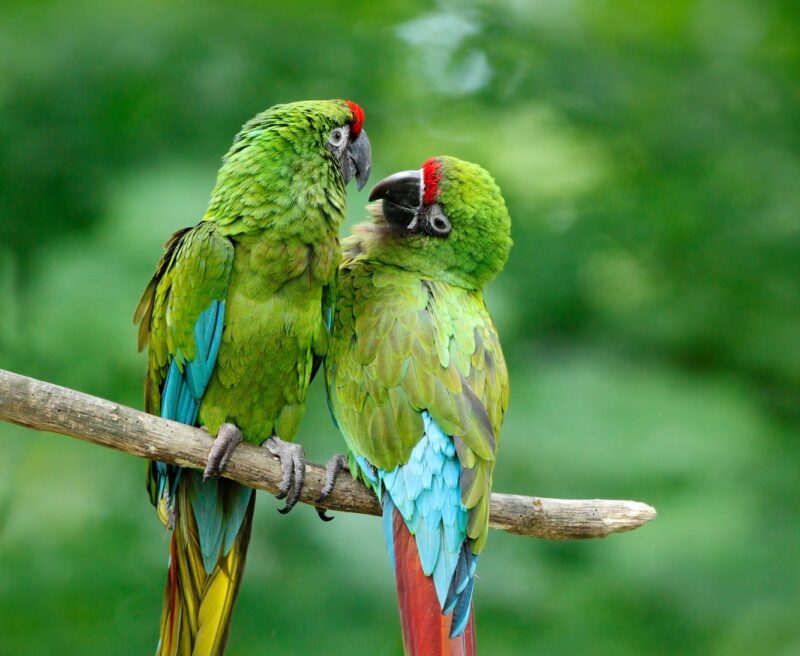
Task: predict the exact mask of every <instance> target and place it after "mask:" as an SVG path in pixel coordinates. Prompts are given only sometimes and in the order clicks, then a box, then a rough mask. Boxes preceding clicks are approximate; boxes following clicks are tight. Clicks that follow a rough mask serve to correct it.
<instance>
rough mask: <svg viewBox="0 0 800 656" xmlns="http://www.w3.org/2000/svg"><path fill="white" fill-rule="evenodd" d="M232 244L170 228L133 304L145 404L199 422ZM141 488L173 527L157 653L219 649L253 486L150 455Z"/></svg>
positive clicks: (212, 231) (207, 230) (205, 228)
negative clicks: (144, 353) (144, 352)
mask: <svg viewBox="0 0 800 656" xmlns="http://www.w3.org/2000/svg"><path fill="white" fill-rule="evenodd" d="M232 262H233V245H232V244H231V242H230V241H229V240H228V239H227V238H225V237H223V236H220V235H219V234H218V233H217V230H216V227H215V225H214V224H212V223H209V222H205V223H200V224H198V225H197V226H195V227H194V228H187V229H184V230H180V231H178V232H176V233H175V234H174V235H172V237H171V238H170V239H169V241H168V242H167V243H166V245H165V251H164V254H163V256H162V258H161V260H160V261H159V263H158V266H157V268H156V272H155V274H154V276H153V278H152V279H151V281H150V283H149V284H148V286H147V288H146V289H145V291H144V293H143V295H142V298H141V300H140V301H139V305H138V307H137V308H136V313H135V315H134V321H136V322H137V323H139V348H140V349H142V348H144V347H145V346H147V347H148V371H147V378H146V381H145V409H146V410H147V411H148V412H151V413H153V414H157V415H160V416H161V417H165V418H167V419H172V420H174V421H179V422H181V423H185V424H189V425H196V423H197V415H198V411H199V409H200V404H201V402H202V398H203V394H204V392H205V389H206V387H207V385H208V382H209V380H210V378H211V374H212V372H213V370H214V365H215V363H216V357H217V352H218V349H219V345H220V341H221V338H222V331H223V327H224V318H225V296H226V292H227V287H228V279H229V276H230V271H231V265H232ZM147 489H148V493H149V494H150V499H151V501H152V502H153V504H154V505H155V506H156V508H157V510H158V515H159V517H160V519H161V520H162V522H164V524H165V525H168V526H169V527H171V528H173V529H174V530H173V534H172V542H171V545H170V563H169V572H168V577H167V584H166V588H165V591H164V610H163V613H162V618H161V632H160V640H159V654H170V655H173V654H181V655H184V654H186V655H188V654H195V655H197V656H199V655H200V654H208V655H211V654H218V653H221V651H222V648H223V646H224V643H225V639H226V637H227V631H228V626H229V624H230V616H231V611H232V608H233V602H234V599H235V597H236V592H237V590H238V587H239V583H240V581H241V575H242V571H243V568H244V563H245V556H246V552H247V543H248V541H249V538H250V524H251V521H252V515H253V502H254V496H253V495H252V490H250V489H249V488H247V487H244V486H241V485H238V484H236V483H233V482H231V481H226V480H211V481H208V482H203V480H202V475H201V474H200V473H199V472H196V471H193V470H183V469H181V468H179V467H174V466H171V465H165V464H164V463H158V462H151V463H148V469H147Z"/></svg>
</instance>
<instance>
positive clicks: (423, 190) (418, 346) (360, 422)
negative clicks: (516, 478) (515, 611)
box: [325, 157, 511, 656]
mask: <svg viewBox="0 0 800 656" xmlns="http://www.w3.org/2000/svg"><path fill="white" fill-rule="evenodd" d="M370 200H381V201H382V202H381V203H380V204H377V203H376V204H373V205H372V206H371V207H370V209H371V210H372V214H373V217H372V220H371V221H369V222H366V223H362V224H360V225H359V226H356V228H355V230H354V233H353V235H352V236H351V237H349V238H348V239H347V240H345V242H344V244H343V246H344V261H343V263H342V265H341V267H340V269H339V275H338V279H337V299H336V310H335V314H334V319H333V325H332V334H331V342H330V346H329V349H328V355H327V356H326V360H325V371H326V382H327V389H328V397H329V402H330V406H331V410H332V412H333V415H334V419H335V421H336V423H337V425H338V426H339V428H340V430H341V432H342V434H343V435H344V438H345V441H346V443H347V447H348V449H349V454H348V457H347V459H346V460H345V458H344V456H340V457H339V458H338V466H339V467H345V466H346V467H348V468H349V469H350V471H351V472H352V473H353V475H354V476H356V477H360V478H361V479H362V480H363V481H364V482H365V483H366V484H367V485H368V486H371V487H372V488H373V489H374V490H375V493H376V494H377V495H378V497H379V499H381V501H382V505H383V517H384V531H385V537H386V542H387V545H388V548H389V552H390V556H391V560H392V563H393V568H394V571H395V577H396V583H397V593H398V600H399V605H400V615H401V623H402V629H403V641H404V644H405V647H406V652H407V653H408V654H420V655H423V654H424V655H425V656H436V655H438V654H473V653H474V651H475V633H474V621H473V613H472V592H473V582H474V576H475V566H476V561H477V557H478V554H480V553H481V552H482V551H483V548H484V546H485V544H486V538H487V533H488V528H489V524H488V522H489V501H490V496H491V486H492V472H493V470H494V466H495V458H496V451H497V441H498V438H499V433H500V425H501V423H502V421H503V414H504V412H505V409H506V405H507V402H508V375H507V371H506V365H505V361H504V359H503V353H502V350H501V348H500V342H499V339H498V336H497V332H496V330H495V327H494V324H493V323H492V320H491V317H490V316H489V313H488V311H487V310H486V306H485V305H484V302H483V291H482V290H483V288H484V286H485V285H486V283H487V282H489V281H490V280H491V279H492V278H494V277H495V276H496V275H497V274H498V273H499V272H500V271H501V270H502V268H503V266H504V265H505V262H506V259H507V257H508V252H509V249H510V247H511V237H510V228H511V221H510V218H509V215H508V211H507V210H506V206H505V202H504V200H503V197H502V195H501V193H500V190H499V189H498V187H497V185H496V184H495V182H494V180H493V179H492V178H491V176H490V175H489V174H488V173H487V172H486V171H485V170H484V169H482V168H481V167H480V166H477V165H476V164H470V163H468V162H464V161H461V160H458V159H455V158H453V157H436V158H433V159H429V160H428V161H427V162H425V163H424V165H423V166H422V168H421V170H416V171H404V172H401V173H397V174H395V175H393V176H390V177H389V178H386V179H385V180H383V181H382V182H380V183H379V184H378V185H377V186H376V187H375V188H374V189H373V191H372V193H371V194H370ZM335 461H336V459H332V461H331V463H334V462H335ZM335 470H336V467H334V466H331V468H330V469H329V474H330V476H329V477H328V481H327V483H328V484H327V485H326V491H328V490H329V489H330V488H331V487H332V481H333V478H335Z"/></svg>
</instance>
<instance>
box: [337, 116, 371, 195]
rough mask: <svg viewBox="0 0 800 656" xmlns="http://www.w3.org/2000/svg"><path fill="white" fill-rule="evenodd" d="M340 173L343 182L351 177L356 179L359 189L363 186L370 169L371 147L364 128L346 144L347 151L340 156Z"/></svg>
mask: <svg viewBox="0 0 800 656" xmlns="http://www.w3.org/2000/svg"><path fill="white" fill-rule="evenodd" d="M342 159H343V160H344V161H343V162H342V173H343V174H344V183H345V184H347V183H348V182H350V180H351V179H352V178H355V179H356V186H357V187H358V189H359V191H361V190H362V189H363V188H364V185H365V184H367V180H368V179H369V174H370V172H371V171H372V148H371V147H370V145H369V138H368V137H367V133H366V132H365V131H364V130H361V132H359V133H358V136H357V137H356V138H355V139H353V140H352V141H351V142H350V143H349V144H348V145H347V151H346V152H345V154H344V157H343V158H342Z"/></svg>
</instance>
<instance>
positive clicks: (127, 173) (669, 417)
mask: <svg viewBox="0 0 800 656" xmlns="http://www.w3.org/2000/svg"><path fill="white" fill-rule="evenodd" d="M271 5H272V3H269V2H244V1H237V2H229V3H225V7H224V8H222V7H217V8H202V7H200V6H199V5H198V4H196V3H174V4H173V3H165V2H156V1H155V0H145V1H144V2H138V3H125V2H121V1H120V0H114V1H112V2H106V3H103V4H102V5H100V4H97V3H89V2H69V3H53V2H37V3H30V2H25V3H22V2H9V1H8V0H5V2H3V4H2V6H1V7H0V60H1V61H2V62H3V63H2V67H0V208H1V209H0V366H2V367H4V368H8V369H12V370H15V371H18V372H21V373H24V374H28V375H32V376H36V377H39V378H42V379H45V380H48V381H52V382H55V383H59V384H62V385H67V386H70V387H74V388H77V389H79V390H83V391H86V392H90V393H93V394H97V395H100V396H103V397H106V398H110V399H113V400H115V401H119V402H122V403H126V404H129V405H132V406H134V407H141V390H140V387H141V381H142V377H143V371H144V367H145V362H144V357H143V356H142V355H138V354H137V353H136V349H135V334H134V327H133V325H132V324H131V315H132V312H133V308H134V305H135V304H136V301H137V299H138V295H139V293H140V291H141V289H142V288H143V286H144V284H145V283H146V281H147V279H148V277H149V275H150V273H151V271H152V269H153V267H154V265H155V262H156V260H157V258H158V256H159V253H160V250H161V244H162V243H163V242H164V240H165V239H166V237H167V236H168V235H169V234H170V233H171V232H172V231H173V230H174V229H176V228H178V227H181V226H185V225H189V224H192V223H194V222H196V221H197V220H198V219H199V218H200V216H201V214H202V212H203V210H204V208H205V203H206V200H207V198H208V194H209V192H210V189H211V186H212V184H213V181H214V176H215V171H216V168H217V165H218V163H219V158H220V157H221V155H222V154H223V153H224V152H225V150H226V149H227V147H228V144H229V143H230V141H231V139H232V137H233V135H234V134H235V132H236V131H237V130H238V128H239V126H240V125H241V124H242V123H243V122H244V121H245V120H246V119H247V118H249V117H250V116H251V115H253V114H255V113H256V112H257V111H260V110H261V109H263V108H265V107H267V106H269V105H272V104H274V103H277V102H283V101H288V100H295V99H302V98H315V97H321V98H325V97H344V98H352V99H354V100H356V101H357V102H359V103H360V104H362V105H363V106H364V107H365V108H366V111H367V120H366V127H367V130H368V132H369V135H370V138H371V140H372V144H373V149H374V172H373V181H377V180H379V179H380V178H381V177H383V176H384V175H386V174H388V173H390V172H393V171H395V170H398V169H406V168H412V167H415V166H417V165H419V164H420V163H421V162H422V161H423V160H424V159H426V158H427V157H429V156H431V155H434V154H441V153H448V154H453V155H457V156H460V157H463V158H467V159H474V160H476V161H478V162H480V163H482V164H484V165H485V166H486V167H487V168H488V169H490V170H491V171H492V172H493V173H494V175H495V176H496V178H497V180H498V182H499V183H500V185H501V187H502V188H503V190H504V192H505V195H506V199H507V202H508V205H509V207H510V210H511V214H512V217H513V220H514V239H515V242H516V245H515V247H514V249H513V251H512V257H511V261H510V262H509V264H508V267H507V269H506V271H505V273H504V274H503V275H502V276H501V278H500V279H498V280H497V281H496V282H495V283H493V284H492V286H491V289H490V292H489V298H488V302H489V305H490V308H491V310H492V312H493V314H494V315H495V317H496V319H497V323H498V326H499V329H500V332H501V336H502V338H503V343H504V345H505V349H506V353H507V356H508V361H509V368H510V370H511V377H512V395H511V406H510V410H509V413H508V416H507V421H506V426H505V430H504V435H503V444H502V448H501V453H500V462H499V465H498V468H497V474H496V485H495V489H497V490H502V491H505V492H517V493H527V494H538V495H544V496H563V497H609V498H617V497H621V498H634V499H642V500H645V501H647V502H650V503H652V504H654V505H655V506H656V507H657V508H658V511H659V517H658V519H657V520H656V521H655V522H653V523H652V524H651V525H648V526H647V527H645V528H643V529H641V530H639V531H636V532H634V533H631V534H628V535H623V536H614V537H612V538H610V539H608V540H602V541H589V542H581V543H546V542H543V541H536V540H530V539H525V538H521V537H516V536H510V535H506V534H500V533H494V534H493V535H492V536H491V539H490V542H489V547H488V550H487V552H486V555H485V556H484V557H483V558H482V559H481V566H480V569H479V576H480V580H479V581H478V583H477V587H476V589H477V593H476V603H477V618H478V637H479V643H480V646H481V649H482V653H484V654H492V655H504V654H529V653H539V654H574V653H590V654H609V655H610V654H614V655H619V654H623V655H625V654H675V653H680V654H703V655H705V654H712V655H714V654H748V655H750V654H786V655H788V654H797V653H800V628H798V620H797V618H798V613H800V567H798V558H800V511H798V503H797V499H798V497H799V496H800V479H799V477H798V471H800V440H798V438H797V431H798V428H800V411H798V404H797V398H798V393H800V339H798V336H799V335H800V304H798V293H799V292H800V248H799V247H800V221H798V219H799V218H800V129H799V128H800V111H799V110H800V73H799V71H800V27H799V26H800V20H798V18H800V15H799V12H798V5H797V3H795V2H789V1H786V2H763V1H758V0H752V1H750V0H702V1H687V0H663V1H657V2H634V1H623V0H607V1H605V2H596V1H593V0H558V1H553V2H547V1H544V0H537V1H535V2H534V1H533V0H502V1H494V2H490V1H489V0H484V1H481V0H469V1H465V2H455V1H453V2H444V1H443V2H440V3H435V4H429V3H423V2H416V1H412V0H407V1H404V2H397V3H386V2H368V1H366V0H351V1H350V2H347V3H336V4H334V3H322V2H320V3H312V2H308V1H304V0H295V1H294V2H287V3H280V4H277V3H276V4H274V5H273V6H271ZM366 196H367V192H366V190H365V191H363V192H360V193H358V192H356V191H355V190H354V189H351V191H350V209H349V214H348V215H349V221H350V223H352V222H355V221H358V220H359V218H360V217H362V216H363V209H362V208H363V206H364V204H365V202H366ZM301 439H302V441H303V442H304V443H305V446H306V449H307V454H308V456H309V459H310V460H313V461H317V462H320V461H323V460H324V459H326V458H327V457H328V456H329V455H330V454H331V453H332V452H333V451H334V450H339V449H341V443H340V441H339V438H338V436H337V435H336V434H335V432H334V428H333V426H332V424H331V422H330V421H329V419H328V417H327V412H326V409H325V406H324V400H323V394H322V388H321V385H320V384H319V381H317V382H315V384H314V385H313V389H312V393H311V401H310V408H309V412H308V416H307V419H306V421H305V423H304V427H303V430H302V436H301ZM0 454H1V455H0V652H2V653H4V654H56V653H57V654H146V653H151V652H152V650H153V649H154V647H155V644H156V634H157V624H158V618H159V613H160V604H161V591H162V586H163V580H164V573H165V567H166V559H167V542H166V539H165V536H164V532H163V530H162V528H161V526H160V524H159V523H158V522H157V520H156V518H155V515H154V513H153V511H152V509H151V507H150V505H149V503H148V501H147V498H146V495H145V491H144V466H143V464H142V462H140V461H137V460H136V459H134V458H130V457H127V456H123V455H121V454H117V453H115V452H111V451H106V450H103V449H99V448H97V447H93V446H89V445H85V444H82V443H80V442H78V441H75V440H68V439H65V438H61V437H55V436H52V435H38V434H34V433H33V432H30V431H25V430H23V429H18V428H14V427H11V426H9V425H5V424H3V425H0ZM276 506H277V503H276V502H275V501H274V500H273V499H271V498H269V497H268V496H266V495H260V499H259V503H258V506H257V511H256V512H257V517H256V524H255V529H254V535H253V540H252V543H251V548H250V557H249V562H248V571H247V575H246V576H245V581H244V585H243V588H242V591H241V595H240V599H239V603H238V609H237V612H236V616H235V621H234V625H233V631H232V635H231V639H230V643H229V653H230V654H234V655H235V654H260V653H270V654H311V653H320V654H353V655H355V654H359V655H360V654H365V655H366V654H369V655H370V656H379V655H382V654H399V653H400V651H401V647H400V639H399V628H398V620H397V612H396V610H395V607H394V599H393V582H392V580H391V576H390V572H389V568H388V564H387V559H386V556H385V554H384V550H383V544H382V540H381V535H380V528H379V524H378V522H377V520H375V519H374V518H366V517H357V516H352V515H342V514H339V515H338V516H337V518H336V521H335V522H333V523H332V524H323V523H322V522H320V521H319V520H318V519H317V518H316V515H315V514H314V512H313V511H312V510H311V509H310V508H308V507H299V508H297V509H296V510H295V511H294V513H292V514H291V515H290V516H288V517H285V518H284V517H281V516H279V515H278V513H276V512H275V508H276Z"/></svg>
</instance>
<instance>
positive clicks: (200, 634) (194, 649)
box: [157, 472, 255, 656]
mask: <svg viewBox="0 0 800 656" xmlns="http://www.w3.org/2000/svg"><path fill="white" fill-rule="evenodd" d="M185 473H187V474H188V472H185ZM196 484H197V481H192V478H191V477H190V476H188V475H185V476H183V477H182V479H181V482H180V484H179V485H178V489H177V490H176V494H175V526H174V530H173V533H172V540H171V542H170V555H169V571H168V573H167V583H166V586H165V589H164V609H163V611H162V614H161V629H160V636H159V642H158V650H157V656H218V655H219V654H222V653H223V651H224V649H225V642H226V640H227V638H228V629H229V628H230V623H231V614H232V612H233V604H234V601H235V600H236V594H237V593H238V591H239V584H240V583H241V581H242V575H243V573H244V565H245V560H246V557H247V545H248V543H249V542H250V529H251V527H252V522H253V509H254V508H255V494H250V495H249V500H248V499H245V503H244V504H242V506H243V507H242V511H243V515H241V516H240V518H239V520H240V522H239V521H237V522H236V525H237V528H238V530H237V531H236V535H235V538H231V540H232V542H231V543H230V544H226V545H225V547H226V548H222V547H221V546H220V547H218V550H217V552H216V553H217V554H218V557H217V558H216V561H214V560H213V559H212V560H211V561H210V560H209V556H208V553H205V554H204V553H203V551H202V549H201V543H207V542H208V539H209V537H208V531H206V533H205V534H204V535H203V536H202V537H201V535H200V532H199V531H198V523H197V520H196V518H195V512H197V510H198V507H199V506H198V494H197V490H196V488H195V487H193V485H196ZM218 484H219V493H217V489H216V488H215V489H214V490H213V491H214V497H216V498H218V499H220V505H221V504H222V503H223V498H224V497H225V496H226V495H227V496H228V497H230V496H231V495H236V494H239V496H241V495H240V493H239V491H238V490H236V488H234V487H233V486H234V485H237V484H235V483H232V482H231V481H223V480H220V481H218ZM239 487H241V486H239ZM209 496H210V495H209ZM201 523H207V522H206V520H201ZM221 539H222V538H221ZM226 542H227V541H226ZM204 555H205V558H204Z"/></svg>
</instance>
